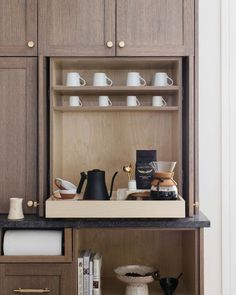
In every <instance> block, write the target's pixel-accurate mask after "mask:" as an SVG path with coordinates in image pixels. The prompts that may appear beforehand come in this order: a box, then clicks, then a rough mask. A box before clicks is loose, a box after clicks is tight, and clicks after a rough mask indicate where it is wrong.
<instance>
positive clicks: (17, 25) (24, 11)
mask: <svg viewBox="0 0 236 295" xmlns="http://www.w3.org/2000/svg"><path fill="white" fill-rule="evenodd" d="M29 41H33V42H34V47H32V48H30V47H28V42H29ZM0 55H2V56H33V55H35V56H36V55H37V0H1V1H0Z"/></svg>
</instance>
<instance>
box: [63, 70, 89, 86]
mask: <svg viewBox="0 0 236 295" xmlns="http://www.w3.org/2000/svg"><path fill="white" fill-rule="evenodd" d="M85 85H86V81H85V80H84V79H83V78H82V77H81V76H80V74H79V73H75V72H71V73H67V77H66V86H85Z"/></svg>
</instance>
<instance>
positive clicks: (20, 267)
mask: <svg viewBox="0 0 236 295" xmlns="http://www.w3.org/2000/svg"><path fill="white" fill-rule="evenodd" d="M0 273H1V276H0V288H1V294H2V295H15V294H17V293H19V294H20V293H30V294H35V293H49V294H50V295H75V294H76V275H75V270H74V269H73V265H72V264H51V265H49V264H5V265H4V264H2V265H0ZM30 291H31V292H30Z"/></svg>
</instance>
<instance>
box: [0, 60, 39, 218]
mask: <svg viewBox="0 0 236 295" xmlns="http://www.w3.org/2000/svg"><path fill="white" fill-rule="evenodd" d="M0 93H1V96H0V102H1V108H0V134H1V137H0V167H1V169H0V200H1V201H0V212H1V213H7V212H8V207H9V198H10V197H21V198H24V199H25V201H26V200H27V199H33V200H36V188H37V184H36V180H37V177H36V168H37V159H36V148H37V59H36V58H0ZM24 211H25V212H27V211H28V209H27V208H24ZM30 212H31V213H32V209H30Z"/></svg>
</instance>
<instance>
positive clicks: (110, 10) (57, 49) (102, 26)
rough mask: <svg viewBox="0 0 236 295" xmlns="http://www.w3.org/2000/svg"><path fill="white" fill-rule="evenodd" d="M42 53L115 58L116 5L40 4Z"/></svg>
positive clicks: (82, 1)
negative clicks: (113, 56)
mask: <svg viewBox="0 0 236 295" xmlns="http://www.w3.org/2000/svg"><path fill="white" fill-rule="evenodd" d="M108 42H110V43H108ZM112 43H113V44H114V45H112ZM39 53H40V54H42V55H47V56H53V55H62V56H63V55H66V56H72V55H80V56H104V55H105V56H112V55H115V1H114V0H68V1H65V0H40V1H39Z"/></svg>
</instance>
